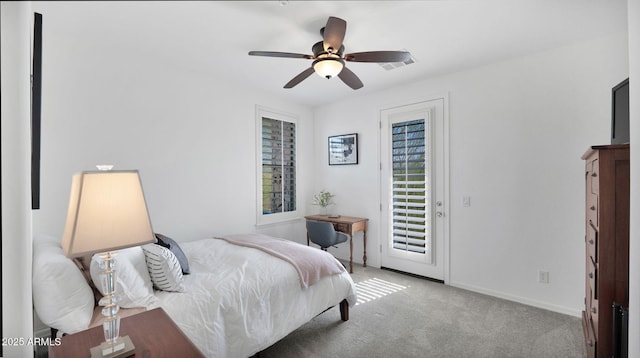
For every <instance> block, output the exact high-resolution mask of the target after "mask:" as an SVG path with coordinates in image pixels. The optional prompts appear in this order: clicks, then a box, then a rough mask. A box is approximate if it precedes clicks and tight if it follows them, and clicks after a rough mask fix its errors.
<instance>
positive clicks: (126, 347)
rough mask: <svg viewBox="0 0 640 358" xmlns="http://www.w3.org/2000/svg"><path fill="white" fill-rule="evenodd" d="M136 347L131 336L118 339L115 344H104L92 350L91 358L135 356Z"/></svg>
mask: <svg viewBox="0 0 640 358" xmlns="http://www.w3.org/2000/svg"><path fill="white" fill-rule="evenodd" d="M135 352H136V347H135V346H134V345H133V342H131V339H130V338H129V336H124V337H118V339H117V340H116V342H115V343H113V344H111V343H108V342H102V343H101V344H100V345H99V346H95V347H93V348H91V358H125V357H129V356H131V355H133V354H134V353H135Z"/></svg>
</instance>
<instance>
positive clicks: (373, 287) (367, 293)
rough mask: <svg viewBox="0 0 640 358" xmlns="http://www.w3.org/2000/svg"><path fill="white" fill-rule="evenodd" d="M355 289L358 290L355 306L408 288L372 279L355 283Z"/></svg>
mask: <svg viewBox="0 0 640 358" xmlns="http://www.w3.org/2000/svg"><path fill="white" fill-rule="evenodd" d="M356 288H357V290H358V291H357V292H358V302H357V303H356V306H357V305H359V304H362V303H367V302H370V301H373V300H375V299H378V298H380V297H384V296H387V295H390V294H392V293H396V292H398V291H402V290H404V289H406V288H408V286H402V285H398V284H395V283H393V282H389V281H385V280H381V279H379V278H375V277H374V278H371V279H368V280H365V281H361V282H357V283H356Z"/></svg>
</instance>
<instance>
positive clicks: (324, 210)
mask: <svg viewBox="0 0 640 358" xmlns="http://www.w3.org/2000/svg"><path fill="white" fill-rule="evenodd" d="M320 215H329V206H328V205H327V206H321V207H320Z"/></svg>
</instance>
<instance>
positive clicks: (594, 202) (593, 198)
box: [587, 193, 598, 229]
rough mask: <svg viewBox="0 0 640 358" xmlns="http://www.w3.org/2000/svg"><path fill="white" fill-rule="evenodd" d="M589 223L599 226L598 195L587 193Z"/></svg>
mask: <svg viewBox="0 0 640 358" xmlns="http://www.w3.org/2000/svg"><path fill="white" fill-rule="evenodd" d="M587 223H588V224H591V225H593V227H595V228H596V229H597V228H598V196H597V195H595V194H590V193H587Z"/></svg>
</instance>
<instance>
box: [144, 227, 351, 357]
mask: <svg viewBox="0 0 640 358" xmlns="http://www.w3.org/2000/svg"><path fill="white" fill-rule="evenodd" d="M180 246H181V247H182V249H183V251H184V252H185V254H186V255H187V257H188V259H189V266H190V268H191V274H190V275H185V276H184V285H185V288H186V289H185V292H182V293H177V292H164V291H157V292H156V296H157V297H158V298H159V300H160V306H162V308H163V309H164V310H165V311H166V312H167V314H168V315H169V316H170V317H171V318H172V319H173V320H174V321H175V322H176V324H177V325H178V326H179V327H180V328H181V329H182V331H183V332H184V333H185V334H186V335H187V336H188V337H189V338H190V339H191V340H192V341H193V343H194V344H195V345H196V346H197V347H198V348H199V349H200V350H201V351H202V352H203V353H204V354H205V356H207V357H230V358H236V357H249V356H252V355H254V354H255V353H257V352H259V351H261V350H263V349H265V348H267V347H269V346H271V345H272V344H273V343H275V342H277V341H278V340H280V339H281V338H283V337H285V336H286V335H287V334H289V333H290V332H292V331H293V330H295V329H296V328H298V327H300V326H301V325H303V324H304V323H306V322H308V321H309V320H310V319H311V318H313V317H315V316H316V315H318V314H319V313H321V312H322V311H324V310H325V309H327V308H328V307H331V306H334V305H337V304H339V303H340V302H341V301H342V300H343V299H345V298H346V299H347V301H348V302H349V305H350V306H353V305H355V303H356V292H355V286H354V284H353V281H352V279H351V276H349V274H348V273H347V272H343V273H342V274H339V275H333V276H328V277H324V278H322V279H321V280H320V281H319V282H317V283H316V284H314V285H313V286H311V287H309V288H306V289H303V288H301V287H300V278H299V276H298V273H297V272H296V270H295V269H294V267H293V266H292V265H291V264H289V263H287V262H285V261H283V260H281V259H278V258H276V257H273V256H271V255H269V254H267V253H264V252H262V251H260V250H257V249H253V248H247V247H241V246H237V245H233V244H230V243H228V242H226V241H223V240H219V239H203V240H198V241H192V242H185V243H181V244H180ZM335 310H336V312H338V309H337V308H336V309H335ZM336 319H340V318H339V315H336Z"/></svg>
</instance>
